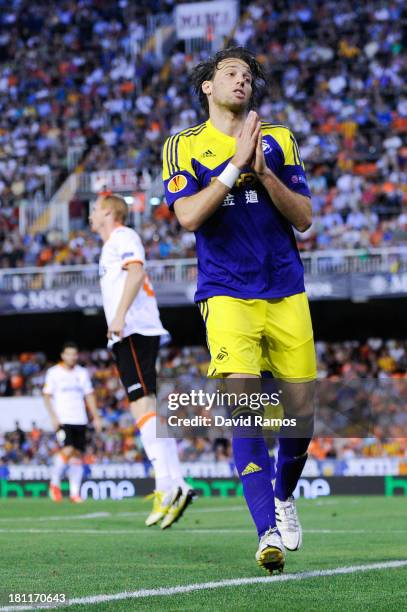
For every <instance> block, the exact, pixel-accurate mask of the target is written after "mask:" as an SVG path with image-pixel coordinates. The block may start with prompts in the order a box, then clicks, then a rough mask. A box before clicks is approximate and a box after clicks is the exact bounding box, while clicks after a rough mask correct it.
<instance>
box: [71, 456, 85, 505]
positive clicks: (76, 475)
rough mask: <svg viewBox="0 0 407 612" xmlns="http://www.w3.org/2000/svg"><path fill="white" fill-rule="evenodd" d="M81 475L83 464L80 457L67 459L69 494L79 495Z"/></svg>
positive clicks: (72, 495)
mask: <svg viewBox="0 0 407 612" xmlns="http://www.w3.org/2000/svg"><path fill="white" fill-rule="evenodd" d="M82 476H83V464H82V461H81V459H78V458H77V457H72V459H70V460H69V495H70V497H79V496H80V489H81V482H82Z"/></svg>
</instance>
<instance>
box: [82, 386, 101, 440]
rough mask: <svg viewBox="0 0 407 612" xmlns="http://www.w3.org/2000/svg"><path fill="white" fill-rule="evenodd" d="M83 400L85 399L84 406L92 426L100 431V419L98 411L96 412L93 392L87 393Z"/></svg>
mask: <svg viewBox="0 0 407 612" xmlns="http://www.w3.org/2000/svg"><path fill="white" fill-rule="evenodd" d="M85 401H86V406H87V408H88V410H89V412H90V414H91V417H92V423H93V426H94V428H95V429H96V431H97V432H98V433H100V432H101V431H102V419H101V418H100V416H99V413H98V409H97V403H96V396H95V394H94V393H93V392H92V393H88V394H87V395H86V396H85Z"/></svg>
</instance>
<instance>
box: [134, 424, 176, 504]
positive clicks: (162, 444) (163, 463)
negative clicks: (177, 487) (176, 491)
mask: <svg viewBox="0 0 407 612" xmlns="http://www.w3.org/2000/svg"><path fill="white" fill-rule="evenodd" d="M146 416H147V418H145V417H141V419H139V420H138V422H137V427H138V428H139V431H140V436H141V441H142V443H143V446H144V450H145V451H146V455H147V457H148V458H149V460H150V461H151V463H152V465H153V468H154V474H155V489H156V491H165V492H169V491H171V488H172V481H171V474H170V471H169V465H168V461H167V445H166V439H165V438H157V416H156V414H155V413H150V414H149V415H146Z"/></svg>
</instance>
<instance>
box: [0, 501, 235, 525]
mask: <svg viewBox="0 0 407 612" xmlns="http://www.w3.org/2000/svg"><path fill="white" fill-rule="evenodd" d="M225 510H227V511H228V512H238V511H242V510H246V507H245V506H244V505H243V504H242V505H241V506H229V507H227V506H217V507H215V508H191V509H190V510H188V514H191V512H192V513H194V514H195V513H199V514H211V513H213V512H225ZM146 514H148V509H147V508H146V510H135V511H133V512H91V513H89V514H52V515H50V516H17V517H9V518H6V517H1V518H0V522H2V523H19V522H30V523H31V522H32V521H39V522H48V521H77V520H82V519H85V520H86V519H95V518H97V519H99V518H101V519H104V518H116V517H126V516H129V517H131V516H146Z"/></svg>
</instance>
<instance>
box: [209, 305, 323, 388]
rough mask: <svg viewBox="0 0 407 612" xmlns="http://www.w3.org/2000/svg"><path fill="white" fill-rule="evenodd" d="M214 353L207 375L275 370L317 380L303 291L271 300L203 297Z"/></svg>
mask: <svg viewBox="0 0 407 612" xmlns="http://www.w3.org/2000/svg"><path fill="white" fill-rule="evenodd" d="M199 308H200V311H201V314H202V317H203V319H204V321H205V325H206V332H207V342H208V347H209V351H210V353H211V363H210V365H209V370H208V376H210V377H213V378H214V377H219V378H220V377H222V376H224V375H225V374H255V375H257V376H259V375H260V372H263V371H268V372H272V374H273V376H274V378H280V379H282V380H288V381H292V382H305V381H309V380H314V379H315V378H316V375H317V365H316V356H315V347H314V337H313V332H312V323H311V316H310V311H309V305H308V298H307V296H306V294H305V293H299V294H297V295H291V296H290V297H285V298H277V299H272V300H261V299H255V300H244V299H239V298H233V297H228V296H214V297H211V298H208V299H207V300H203V301H201V302H199Z"/></svg>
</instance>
